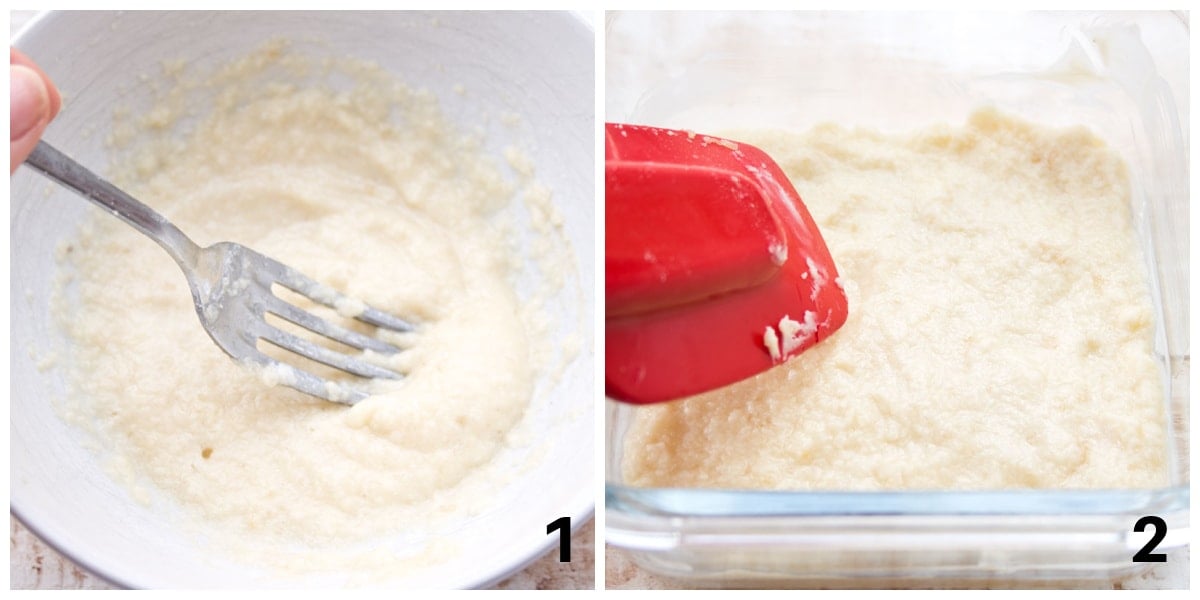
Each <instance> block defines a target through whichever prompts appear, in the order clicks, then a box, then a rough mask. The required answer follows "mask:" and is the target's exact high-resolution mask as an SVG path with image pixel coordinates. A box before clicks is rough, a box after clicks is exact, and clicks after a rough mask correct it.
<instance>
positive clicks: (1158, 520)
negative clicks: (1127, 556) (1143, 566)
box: [1133, 515, 1167, 562]
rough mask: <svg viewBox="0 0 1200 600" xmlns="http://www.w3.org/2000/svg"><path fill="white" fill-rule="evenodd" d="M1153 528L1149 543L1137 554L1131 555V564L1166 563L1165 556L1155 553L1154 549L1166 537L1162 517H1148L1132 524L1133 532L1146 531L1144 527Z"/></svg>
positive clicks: (1165, 526) (1165, 523) (1165, 525)
mask: <svg viewBox="0 0 1200 600" xmlns="http://www.w3.org/2000/svg"><path fill="white" fill-rule="evenodd" d="M1147 525H1150V526H1152V527H1154V535H1151V536H1150V541H1148V542H1146V545H1145V546H1142V549H1141V550H1138V552H1137V554H1134V555H1133V562H1167V555H1166V554H1163V553H1161V552H1155V551H1154V549H1155V548H1158V545H1159V544H1161V543H1162V541H1163V538H1164V537H1167V522H1166V521H1164V520H1163V519H1162V517H1156V516H1154V515H1149V516H1145V517H1142V518H1140V519H1138V520H1137V523H1134V524H1133V530H1134V531H1136V532H1137V533H1141V532H1143V531H1145V530H1146V526H1147Z"/></svg>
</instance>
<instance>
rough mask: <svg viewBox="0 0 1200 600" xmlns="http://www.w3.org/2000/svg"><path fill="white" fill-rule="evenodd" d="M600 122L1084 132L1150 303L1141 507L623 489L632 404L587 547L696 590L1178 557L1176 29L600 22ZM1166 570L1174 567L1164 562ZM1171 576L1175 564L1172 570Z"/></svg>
mask: <svg viewBox="0 0 1200 600" xmlns="http://www.w3.org/2000/svg"><path fill="white" fill-rule="evenodd" d="M606 52H607V65H606V79H607V81H606V115H605V116H606V120H608V121H623V122H632V123H641V124H649V125H656V126H662V127H675V128H681V129H690V130H693V131H707V132H713V133H719V132H721V131H723V130H729V129H750V128H761V127H772V128H788V129H795V130H801V131H802V130H805V129H807V128H809V127H811V126H812V125H815V124H817V123H820V122H826V121H834V122H838V123H841V124H846V125H859V126H864V127H870V128H873V129H878V130H883V131H905V130H910V129H913V128H915V127H920V126H923V125H927V124H932V123H942V122H950V123H961V122H963V121H964V120H965V118H966V116H967V115H968V114H969V113H970V112H971V111H973V110H974V109H976V108H979V107H982V106H994V107H996V108H999V109H1000V110H1002V111H1004V112H1007V113H1010V114H1015V115H1017V116H1020V117H1024V118H1026V119H1029V120H1031V121H1034V122H1037V123H1041V124H1046V125H1080V124H1081V125H1085V126H1087V127H1089V128H1090V129H1091V130H1093V131H1094V132H1095V133H1096V134H1097V135H1099V136H1100V137H1102V138H1103V139H1104V140H1105V141H1106V142H1107V143H1108V144H1109V145H1110V146H1112V147H1113V148H1114V149H1116V150H1117V151H1118V152H1119V153H1120V154H1121V155H1122V157H1123V158H1124V159H1125V161H1126V163H1127V165H1128V167H1129V171H1130V179H1131V188H1132V195H1131V198H1130V202H1131V208H1132V211H1133V215H1134V219H1135V226H1136V232H1137V235H1138V238H1139V242H1140V247H1141V250H1142V253H1143V258H1144V262H1145V265H1146V269H1147V272H1148V273H1149V282H1150V287H1151V290H1150V291H1151V296H1152V298H1153V303H1154V305H1155V314H1156V330H1155V340H1154V345H1153V350H1154V355H1155V358H1156V360H1157V362H1158V364H1159V367H1160V370H1161V376H1162V381H1163V389H1164V394H1163V399H1162V401H1163V403H1164V407H1165V415H1166V417H1165V420H1164V423H1163V435H1164V436H1165V437H1166V442H1167V443H1166V445H1167V448H1168V452H1169V453H1170V456H1169V457H1168V461H1167V462H1168V465H1169V483H1168V485H1167V486H1165V487H1163V488H1159V489H1126V490H1024V491H966V492H957V491H914V492H886V491H883V492H788V491H748V490H715V489H664V488H637V487H631V486H627V485H625V484H624V483H623V480H622V474H621V472H620V467H619V465H620V464H621V458H622V451H623V450H622V449H623V440H624V436H625V433H626V431H627V429H628V424H629V422H630V420H631V418H632V415H633V414H634V413H633V411H635V410H637V408H635V407H631V406H628V405H623V404H620V403H617V402H613V401H611V400H610V401H608V402H607V406H606V429H607V433H606V440H605V450H606V483H607V485H606V494H605V502H606V506H605V510H606V513H605V518H606V522H605V538H606V541H607V543H609V544H612V545H613V546H615V547H619V548H622V549H625V550H627V551H628V552H629V555H630V556H631V558H632V559H633V560H634V561H635V562H636V563H637V564H638V565H640V566H641V567H642V568H644V569H646V570H648V571H650V572H653V573H655V574H659V575H663V576H667V577H670V578H674V579H677V580H681V581H682V582H685V583H687V584H690V585H694V586H705V587H730V586H732V587H775V586H784V585H800V586H808V585H827V586H848V587H879V586H895V585H906V586H907V585H967V586H979V585H991V584H994V583H996V582H1001V581H1002V582H1006V583H1007V584H1008V585H1014V584H1015V585H1024V584H1029V585H1036V584H1038V583H1040V582H1057V583H1058V584H1061V583H1062V582H1071V581H1099V580H1113V579H1119V578H1122V577H1125V576H1129V575H1132V574H1135V573H1136V572H1137V571H1140V570H1144V569H1146V568H1148V567H1149V566H1150V565H1153V564H1155V563H1147V562H1141V561H1136V560H1135V555H1136V554H1137V553H1138V552H1139V551H1140V550H1142V549H1143V548H1144V547H1146V546H1147V544H1148V543H1150V541H1151V533H1152V532H1154V530H1155V529H1156V528H1155V527H1145V528H1141V527H1138V529H1140V530H1141V531H1137V532H1135V526H1136V523H1137V522H1138V521H1139V520H1140V519H1142V518H1143V517H1147V516H1151V517H1158V518H1160V519H1162V523H1163V524H1164V525H1165V535H1164V536H1163V538H1162V539H1161V540H1159V541H1158V542H1157V544H1155V545H1154V548H1153V550H1154V552H1160V553H1161V552H1167V551H1169V550H1171V549H1172V548H1178V547H1181V546H1185V545H1187V544H1188V543H1189V530H1188V528H1189V502H1190V480H1189V474H1188V473H1189V465H1188V446H1189V435H1190V425H1189V407H1188V398H1189V394H1188V387H1189V365H1190V358H1189V357H1190V351H1189V338H1188V335H1189V334H1188V332H1189V314H1188V285H1189V280H1188V277H1189V275H1188V273H1189V271H1188V247H1189V231H1188V212H1189V207H1188V203H1189V198H1188V187H1187V186H1188V159H1187V157H1188V151H1189V148H1188V146H1187V136H1186V135H1185V132H1186V131H1188V127H1189V121H1188V119H1189V115H1188V93H1189V90H1188V79H1187V73H1188V64H1187V62H1188V24H1187V18H1186V16H1184V15H1180V14H1175V13H1120V14H1080V13H987V14H969V13H938V14H933V13H787V14H783V13H754V14H738V13H669V14H655V13H629V14H624V13H610V14H609V15H608V18H607V32H606ZM1173 556H1175V555H1173ZM1184 570H1185V571H1186V568H1185V569H1184Z"/></svg>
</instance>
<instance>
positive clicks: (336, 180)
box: [59, 45, 567, 574]
mask: <svg viewBox="0 0 1200 600" xmlns="http://www.w3.org/2000/svg"><path fill="white" fill-rule="evenodd" d="M280 69H282V70H283V71H284V72H285V73H288V74H290V77H285V78H280V77H278V76H277V75H278V70H280ZM322 69H323V70H324V71H322ZM176 71H178V72H181V73H182V72H184V70H183V69H182V68H180V69H176ZM326 72H334V73H335V74H336V75H337V77H339V78H340V79H338V81H339V82H340V83H342V84H344V83H345V82H346V81H352V82H353V83H352V85H350V86H349V87H345V86H341V87H336V88H335V87H332V86H330V85H325V84H319V83H314V84H312V85H296V84H291V83H284V81H285V80H287V79H294V78H296V76H301V77H303V76H308V75H311V74H313V73H317V74H322V73H326ZM184 74H186V75H187V76H188V77H191V79H189V78H188V77H183V76H182V75H180V77H179V78H178V79H177V80H176V81H175V84H174V85H177V86H178V87H177V88H176V89H170V88H169V87H168V88H167V89H165V91H164V93H163V94H162V95H161V97H160V99H159V101H158V103H157V104H156V105H155V106H154V107H153V108H151V109H150V110H147V111H144V112H139V111H137V110H130V111H128V112H126V113H123V114H122V115H119V117H120V118H119V119H118V123H117V126H116V127H115V128H114V133H113V136H112V137H111V138H110V143H111V144H112V145H113V147H114V153H115V154H116V155H117V156H118V157H119V158H118V160H117V164H116V165H114V169H113V171H114V173H115V175H116V177H115V178H116V180H117V181H118V182H119V183H120V184H121V185H122V186H124V187H126V188H127V189H128V190H129V191H130V192H131V193H132V194H133V195H134V196H135V197H138V198H140V199H142V200H143V201H144V202H146V203H147V204H149V205H151V206H153V207H154V208H156V209H157V210H159V211H161V212H162V213H163V214H164V215H166V216H167V217H168V218H170V219H171V220H172V221H173V222H175V223H176V224H177V225H178V226H179V227H180V228H181V229H182V230H183V231H185V232H186V233H188V234H189V235H190V236H191V237H192V238H193V239H194V240H195V241H196V242H197V243H199V244H201V245H208V244H211V243H214V242H217V241H222V240H230V241H236V242H239V243H243V244H246V245H248V246H250V247H252V248H254V249H256V250H258V251H260V252H262V253H264V254H267V255H269V256H272V257H275V258H277V259H279V260H281V261H282V262H284V263H286V264H289V265H291V266H293V267H295V268H297V269H298V270H300V271H301V272H303V273H305V274H307V275H309V276H311V277H312V278H314V279H316V280H318V281H321V282H323V283H324V284H326V285H328V286H330V287H331V288H334V289H338V290H340V291H342V292H345V293H347V294H349V295H350V296H351V297H353V298H355V299H359V300H361V301H362V302H365V303H367V304H370V305H372V306H375V307H378V308H380V309H382V310H385V311H388V312H391V313H393V314H396V315H399V316H402V317H405V318H408V319H411V320H413V321H415V322H416V323H418V324H419V328H418V331H417V332H416V333H415V334H411V335H407V336H402V337H400V338H393V339H395V340H396V341H397V343H400V344H401V345H403V346H405V347H406V348H407V349H406V351H405V352H404V353H403V354H402V355H401V358H400V363H399V366H400V367H401V368H403V370H404V371H406V372H407V377H406V378H405V379H404V380H403V381H400V382H386V383H382V384H375V385H374V387H372V388H371V390H372V392H373V395H372V396H371V397H370V398H368V399H366V400H364V401H362V402H361V403H359V404H357V405H356V406H354V407H352V408H347V407H345V406H341V405H337V404H333V403H330V402H326V401H323V400H320V399H316V398H312V397H309V396H306V395H304V394H302V393H300V392H297V391H294V390H292V389H291V388H288V387H284V386H279V385H277V386H275V387H271V386H269V385H267V384H269V383H283V382H284V381H283V380H282V379H281V378H280V377H279V374H278V373H275V374H274V375H275V378H274V380H272V373H270V372H262V373H254V372H251V371H248V370H246V369H244V368H242V367H240V366H238V365H237V364H235V363H234V362H233V361H231V360H230V359H229V358H228V357H227V356H226V355H225V354H224V353H223V352H221V351H220V350H219V349H218V348H217V347H216V346H215V345H214V344H213V342H212V341H211V340H210V339H209V338H208V337H207V335H206V334H205V332H204V331H203V329H202V328H201V326H200V322H199V319H198V318H197V315H196V314H195V311H194V309H193V306H192V300H191V296H190V294H189V292H188V287H187V285H186V283H185V280H184V277H183V275H182V274H181V273H180V271H179V269H178V267H176V266H175V264H174V263H173V262H172V261H171V259H170V258H169V257H168V255H167V254H166V253H165V252H163V251H162V250H161V249H160V248H159V247H158V246H156V245H155V244H154V243H153V242H152V241H151V240H149V239H147V238H145V237H143V236H142V235H141V234H139V233H137V232H136V231H134V230H133V229H131V228H130V227H129V226H127V225H125V224H123V223H121V222H119V221H117V220H116V219H113V218H112V217H111V216H109V215H104V214H101V213H99V212H97V213H96V216H95V217H94V218H93V219H92V220H90V221H89V222H88V223H87V225H86V226H85V227H84V228H83V230H82V231H81V233H80V235H79V237H78V239H76V240H72V241H70V242H68V243H67V244H66V245H65V246H64V250H63V259H62V263H63V268H64V271H65V272H67V273H70V274H72V277H73V282H72V283H71V284H70V285H69V286H66V287H64V293H63V294H62V295H61V297H60V298H59V302H60V303H61V304H62V306H61V307H60V308H61V310H60V311H59V316H60V320H61V322H62V325H63V327H64V328H65V329H66V330H67V331H68V333H69V334H70V336H71V338H72V340H73V341H74V346H73V348H72V352H73V356H72V360H71V361H70V362H71V365H72V379H73V381H74V393H73V394H72V397H71V398H69V399H68V400H67V401H66V402H65V403H64V407H63V411H64V412H65V413H66V414H67V415H68V416H70V417H71V418H72V419H73V420H74V421H76V422H78V423H81V424H82V425H83V426H85V427H86V428H88V429H91V430H93V431H95V432H96V437H97V439H98V440H99V442H98V443H99V445H100V446H101V447H102V448H101V449H102V451H103V453H104V454H105V456H106V457H107V458H106V460H107V462H108V464H109V468H110V470H111V471H112V472H113V474H114V475H115V476H116V477H117V478H118V479H120V480H121V481H122V482H124V483H126V484H127V485H128V486H129V487H130V489H132V490H133V493H134V494H135V495H136V496H137V497H139V498H141V499H143V500H144V501H147V502H150V501H151V499H152V498H153V497H155V494H165V495H166V497H169V498H171V499H172V500H173V501H174V502H177V503H178V505H180V506H182V507H184V509H185V510H186V511H187V512H188V513H189V514H190V515H192V516H193V517H194V520H195V521H196V522H198V523H201V524H203V527H204V530H203V533H204V535H206V536H211V535H215V534H216V533H224V534H228V535H227V536H226V538H225V539H227V540H239V541H246V542H247V543H253V544H256V545H257V546H258V547H260V548H266V549H268V550H269V551H270V552H271V553H274V552H275V551H277V550H280V549H282V548H305V547H308V548H315V549H319V550H329V551H337V550H338V549H339V548H344V547H346V546H353V545H354V544H358V543H362V542H366V541H370V540H376V539H380V538H384V539H387V538H389V537H390V538H395V537H396V536H397V535H400V534H412V533H413V532H414V531H422V530H424V529H427V528H428V527H430V526H433V525H436V524H439V523H440V522H442V521H445V520H447V519H452V518H466V517H469V516H470V515H472V514H474V513H476V512H478V511H479V510H480V509H481V508H483V507H486V506H487V503H488V501H489V499H490V498H492V497H493V495H494V492H495V491H496V490H497V489H498V488H499V487H500V486H501V485H503V484H504V483H505V482H506V481H508V480H511V478H512V477H513V476H514V475H513V474H512V473H509V472H503V471H502V470H501V469H500V467H499V466H497V465H496V464H494V461H493V459H494V458H495V457H496V456H497V455H498V454H499V453H500V452H502V451H503V450H504V449H505V448H507V447H509V446H511V445H512V444H513V443H515V442H514V440H515V439H516V438H518V437H521V436H525V438H528V432H522V431H521V429H520V427H519V424H520V423H521V422H522V419H523V417H524V416H525V413H526V410H527V408H528V406H529V405H530V402H531V397H532V396H533V394H534V385H535V375H536V373H535V371H536V370H537V369H538V368H539V360H540V359H539V357H544V356H547V355H551V354H555V353H560V352H559V350H556V348H558V346H557V345H555V344H554V343H552V340H550V339H549V336H548V335H545V332H544V331H541V330H542V329H544V328H545V323H542V322H539V323H531V322H530V321H531V318H532V317H538V316H540V315H534V314H532V313H531V312H530V311H529V310H526V309H525V308H526V306H528V305H530V304H533V305H535V306H536V304H537V299H536V298H528V297H526V298H519V297H518V295H517V293H516V291H515V288H514V283H513V282H514V279H515V277H517V273H518V271H519V270H520V269H521V268H523V266H522V263H523V262H524V261H526V260H530V257H529V256H528V255H525V254H520V253H518V250H517V248H518V244H517V242H516V241H514V232H515V231H516V227H517V225H516V222H515V221H514V220H513V219H511V218H509V217H507V216H506V215H507V213H505V212H504V211H505V210H507V209H508V208H509V207H510V205H512V204H513V203H514V202H519V201H520V200H519V199H521V198H525V199H530V200H539V201H540V203H531V204H530V207H529V208H530V209H531V210H532V211H535V212H537V214H538V215H539V216H540V217H539V218H540V219H541V221H542V222H541V225H540V226H541V227H542V228H543V229H546V230H553V229H554V227H556V226H558V225H561V217H560V216H559V215H558V213H557V212H556V211H555V209H554V207H553V205H552V204H550V203H549V202H547V201H546V200H548V199H549V191H548V190H546V189H545V188H544V187H542V186H540V185H538V184H537V183H536V182H535V181H533V180H532V179H531V178H530V177H531V175H532V164H531V163H530V161H529V160H528V159H527V158H524V159H523V162H521V163H519V164H518V163H514V170H518V169H516V167H521V168H520V169H519V170H518V171H519V172H518V173H517V175H516V176H514V175H513V174H511V173H509V174H506V173H505V168H507V167H502V165H503V163H502V162H501V161H497V160H493V159H490V158H488V157H485V155H484V153H483V151H482V150H481V145H480V140H479V139H478V136H471V135H466V134H463V133H462V132H460V131H458V130H457V129H456V128H455V127H452V126H451V125H450V124H448V123H447V122H445V121H444V120H443V118H442V116H441V113H440V111H439V108H438V103H437V101H436V99H435V98H434V97H433V96H432V95H430V94H429V93H426V92H421V91H417V90H413V89H410V88H408V87H406V86H405V85H404V84H402V83H399V82H396V81H395V80H394V79H392V77H391V76H390V75H388V74H386V73H383V72H382V71H380V70H379V69H378V68H377V67H373V66H371V65H364V64H358V63H353V62H349V61H347V62H344V63H341V64H340V65H336V66H333V67H331V65H330V64H329V62H328V61H326V62H325V63H321V64H310V63H307V62H305V61H303V60H302V59H300V58H298V57H294V56H290V55H288V54H287V53H286V52H285V51H284V47H283V46H281V45H276V46H274V47H270V48H268V49H267V50H265V51H264V52H262V53H259V54H256V55H254V56H251V57H249V58H247V59H245V60H243V61H240V62H238V63H235V64H233V65H229V66H227V67H224V68H222V69H220V70H218V71H216V72H215V73H214V74H212V75H211V77H210V78H208V79H205V80H197V79H195V78H194V77H195V76H194V74H192V73H190V72H186V73H184ZM195 93H208V94H210V95H211V97H212V103H211V106H210V107H209V108H210V110H209V111H206V112H204V113H202V114H199V115H195V114H192V113H191V112H189V111H188V110H185V107H184V106H183V105H182V104H181V103H180V100H181V98H183V97H185V96H186V95H188V94H195ZM180 130H182V131H185V132H186V133H184V134H181V133H179V131H180ZM510 154H512V156H513V157H512V158H510V160H509V162H513V161H514V160H515V159H516V158H521V157H522V155H521V154H520V153H519V152H518V151H516V150H511V151H510ZM537 228H538V225H537V224H535V227H534V229H537ZM540 243H541V244H542V247H543V249H544V250H546V251H549V252H555V253H557V254H560V255H565V254H566V253H567V252H566V251H563V250H562V249H561V248H558V246H555V243H556V242H555V239H551V238H547V239H545V240H542V242H540ZM564 277H565V273H563V272H557V274H554V273H552V274H551V277H550V280H551V283H553V285H552V286H551V287H554V286H558V287H561V286H562V285H563V281H562V279H563V278H564ZM546 285H548V284H547V283H546V282H543V289H542V291H544V292H545V291H555V290H549V288H546V287H545V286H546ZM555 289H557V288H555ZM338 309H339V310H338V311H337V312H339V313H341V314H342V315H344V316H353V315H354V314H355V313H356V312H357V311H361V306H360V305H357V304H355V305H348V306H339V307H338ZM325 316H327V317H330V318H337V317H338V315H337V314H335V313H334V311H329V312H328V313H326V315H325ZM540 317H541V318H542V320H543V321H544V320H545V318H544V316H540ZM364 331H365V329H364ZM264 380H265V382H264ZM442 550H443V554H444V553H445V552H446V549H445V548H443V549H442ZM385 554H386V552H385ZM281 556H282V557H274V556H268V557H267V559H266V560H270V559H272V558H275V559H277V560H278V561H280V562H282V563H286V564H288V565H289V566H291V567H296V566H301V565H302V563H304V561H302V560H301V561H297V560H294V559H288V558H287V557H286V556H285V555H281ZM342 558H344V559H346V560H347V562H348V563H349V565H350V566H351V567H356V568H369V567H370V566H371V564H373V563H372V561H366V560H361V557H360V559H358V560H356V559H350V558H349V557H348V556H343V557H342ZM375 558H379V557H378V556H375ZM322 560H324V559H316V560H313V561H311V563H310V564H307V565H302V566H304V567H305V568H315V569H319V568H324V567H330V568H348V567H347V566H346V565H340V566H339V565H335V564H334V563H333V562H332V561H331V562H328V563H322V562H321V561H322ZM382 562H383V565H384V566H385V567H388V568H391V569H392V574H394V573H395V569H396V568H397V567H396V566H395V565H394V564H391V563H389V562H388V560H383V561H382Z"/></svg>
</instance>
